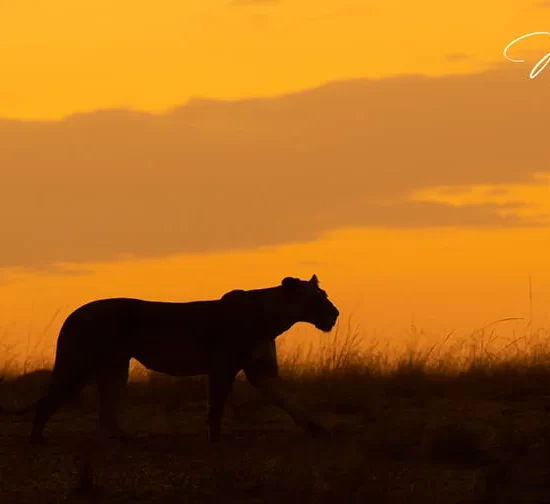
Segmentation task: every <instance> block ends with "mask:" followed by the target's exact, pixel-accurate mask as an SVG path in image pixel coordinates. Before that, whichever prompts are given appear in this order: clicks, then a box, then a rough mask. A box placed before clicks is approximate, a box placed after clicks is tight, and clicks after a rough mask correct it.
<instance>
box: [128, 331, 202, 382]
mask: <svg viewBox="0 0 550 504" xmlns="http://www.w3.org/2000/svg"><path fill="white" fill-rule="evenodd" d="M132 357H133V358H134V359H136V360H137V361H139V362H140V363H141V364H143V365H144V366H145V367H146V368H148V369H151V370H154V371H158V372H161V373H166V374H169V375H172V376H194V375H199V374H206V373H208V370H209V367H210V361H211V352H210V350H209V349H208V348H207V347H206V346H205V345H204V344H201V342H200V341H193V340H189V339H177V338H176V339H172V338H168V339H165V338H163V337H156V338H145V339H142V340H141V341H139V342H137V344H135V346H134V348H133V351H132Z"/></svg>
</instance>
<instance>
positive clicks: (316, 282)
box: [309, 274, 319, 287]
mask: <svg viewBox="0 0 550 504" xmlns="http://www.w3.org/2000/svg"><path fill="white" fill-rule="evenodd" d="M309 283H311V284H313V285H315V287H318V286H319V279H318V278H317V275H315V274H314V275H313V276H312V277H311V278H310V279H309Z"/></svg>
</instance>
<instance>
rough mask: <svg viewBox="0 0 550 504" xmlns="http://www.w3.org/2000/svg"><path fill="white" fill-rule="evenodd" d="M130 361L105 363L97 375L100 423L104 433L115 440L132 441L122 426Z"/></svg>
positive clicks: (117, 360)
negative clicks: (121, 408)
mask: <svg viewBox="0 0 550 504" xmlns="http://www.w3.org/2000/svg"><path fill="white" fill-rule="evenodd" d="M129 366H130V360H129V359H123V358H120V359H113V360H109V361H108V362H105V363H103V364H102V365H101V366H100V369H99V370H98V374H97V377H96V379H97V391H98V397H99V423H100V425H101V428H102V430H103V431H104V432H106V433H107V435H109V437H111V438H114V439H120V440H125V439H130V438H131V437H132V436H130V435H129V434H128V433H127V432H126V431H125V430H124V429H122V427H121V426H120V422H119V416H120V402H121V399H122V395H123V392H124V389H125V387H126V383H127V381H128V370H129Z"/></svg>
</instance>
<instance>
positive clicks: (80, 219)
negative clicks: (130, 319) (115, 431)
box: [0, 0, 550, 344]
mask: <svg viewBox="0 0 550 504" xmlns="http://www.w3.org/2000/svg"><path fill="white" fill-rule="evenodd" d="M534 31H550V2H547V1H544V0H541V1H538V2H537V1H536V0H535V1H529V2H527V1H526V2H522V1H518V0H499V1H498V2H497V1H496V0H493V1H489V0H488V1H486V2H479V1H475V2H474V1H473V0H466V1H464V2H460V5H450V4H446V3H444V2H440V1H436V0H423V1H417V2H405V1H403V0H400V1H397V0H373V1H368V2H367V1H363V2H360V1H356V2H341V1H328V0H327V1H319V0H316V1H313V0H294V1H292V2H291V1H282V0H281V1H277V0H272V1H269V0H240V1H239V0H235V1H231V0H226V1H223V2H222V1H214V0H188V1H186V2H180V1H175V0H159V1H158V2H156V3H155V4H154V6H153V5H152V4H151V3H150V2H143V1H137V2H136V1H132V2H129V1H126V0H121V1H119V2H111V1H107V0H94V1H93V2H91V1H88V0H82V1H79V2H72V1H68V0H52V1H50V2H28V1H17V2H15V1H11V2H3V4H2V6H1V7H0V34H1V35H0V40H1V42H2V44H1V47H2V49H3V51H2V53H3V55H2V59H3V62H2V79H0V170H1V171H2V183H1V184H0V222H1V225H2V229H3V238H2V243H1V244H2V247H0V304H1V306H3V310H2V321H1V322H0V337H1V338H2V339H3V341H4V342H8V343H10V342H13V341H23V342H26V339H27V334H31V336H32V339H33V340H36V339H37V338H40V335H41V334H42V333H43V332H44V327H45V326H46V325H47V324H48V321H49V320H50V319H51V317H52V316H53V314H54V313H55V312H56V311H57V310H61V315H60V316H59V317H58V319H59V320H58V319H56V320H55V321H54V323H53V324H52V325H51V326H50V327H49V329H48V331H47V334H48V336H47V339H48V340H53V338H54V337H55V334H56V332H57V330H58V329H59V324H60V323H61V321H62V316H63V315H65V314H66V313H67V312H68V311H69V310H70V309H72V308H74V307H75V306H76V305H77V304H78V303H81V302H84V301H87V300H90V299H93V298H94V297H99V296H115V295H123V296H139V297H143V298H155V299H167V300H168V299H169V300H176V299H181V300H187V299H194V298H197V297H199V298H200V297H202V298H205V297H216V296H219V295H221V294H222V293H223V292H225V291H226V290H229V289H231V288H237V287H240V288H255V287H264V286H269V285H275V284H276V283H278V282H279V281H280V279H281V278H282V277H283V276H286V275H294V276H302V277H309V276H310V275H311V274H312V273H313V272H315V273H317V274H318V276H319V278H320V280H321V283H322V285H323V288H325V289H326V290H327V291H328V293H329V295H330V296H331V297H332V298H333V299H334V301H335V303H336V304H337V305H338V306H339V307H341V308H342V310H341V311H342V312H343V314H344V317H346V316H348V315H349V313H351V312H352V311H353V312H354V316H355V318H356V319H358V320H359V322H360V323H361V325H362V326H363V327H364V328H365V330H366V331H367V332H369V331H374V330H376V331H379V330H382V331H387V334H395V335H399V334H401V332H402V331H403V328H406V327H407V325H408V324H409V323H410V321H411V318H412V317H414V320H415V321H416V323H417V324H418V325H419V326H424V327H427V328H430V327H432V328H434V330H435V331H444V330H449V329H451V328H456V327H462V328H466V329H467V328H471V327H478V326H480V325H482V324H484V323H486V322H488V321H491V320H494V319H497V318H502V317H510V316H523V317H528V315H529V298H528V279H529V275H531V276H532V279H533V294H534V297H533V303H534V304H533V311H534V316H535V318H536V321H537V322H539V323H540V324H543V325H544V324H546V326H547V327H548V326H550V321H549V320H548V308H547V307H548V306H550V266H549V264H548V259H547V257H548V254H547V251H548V250H549V249H550V247H549V245H550V233H549V232H548V231H549V229H548V224H547V220H548V217H549V216H550V203H549V202H550V188H549V184H548V182H549V180H550V179H549V178H548V173H550V169H549V167H550V162H549V161H550V154H549V151H548V148H547V145H548V138H547V136H548V135H547V131H548V128H547V121H548V117H549V116H550V68H548V69H547V70H545V71H543V72H541V74H540V75H539V76H538V77H537V78H536V79H534V80H531V79H529V77H528V75H529V71H530V69H531V68H532V66H533V65H534V64H535V63H536V61H537V60H538V59H540V58H541V57H543V56H544V54H545V53H546V52H548V51H550V36H546V37H544V36H541V37H533V38H532V39H529V40H523V41H521V42H520V43H518V44H517V45H516V46H515V47H514V48H513V49H511V51H510V56H511V57H514V58H516V57H517V58H519V57H520V56H522V55H525V59H526V60H527V61H526V62H525V63H512V62H510V61H507V60H506V59H505V58H504V57H503V55H502V50H503V49H504V47H505V46H506V44H508V43H509V42H510V41H512V40H513V39H514V38H516V37H519V36H520V35H522V34H525V33H528V32H534ZM255 97H267V98H268V99H266V98H264V99H253V98H255ZM219 100H224V101H219ZM2 118H3V119H2ZM545 173H546V175H545ZM392 331H393V332H392ZM400 331H401V332H400ZM385 334H386V333H385ZM388 337H390V336H388ZM395 337H399V336H395ZM25 344H26V343H25Z"/></svg>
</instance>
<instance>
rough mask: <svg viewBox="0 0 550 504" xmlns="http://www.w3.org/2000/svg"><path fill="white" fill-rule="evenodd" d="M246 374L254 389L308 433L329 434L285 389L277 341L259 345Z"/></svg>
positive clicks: (245, 369) (245, 370) (247, 366)
mask: <svg viewBox="0 0 550 504" xmlns="http://www.w3.org/2000/svg"><path fill="white" fill-rule="evenodd" d="M244 372H245V375H246V378H247V379H248V381H249V382H250V383H251V384H252V385H253V386H254V387H256V388H257V389H258V390H259V391H260V392H261V393H262V394H263V395H265V396H266V397H267V398H268V399H269V400H270V401H271V402H272V403H273V404H275V405H276V406H278V407H279V408H281V409H283V410H284V411H286V413H287V414H288V415H289V416H290V417H291V418H292V420H294V422H295V423H296V424H297V425H298V426H300V427H301V428H302V429H304V430H305V431H306V432H308V433H309V434H311V435H314V436H320V435H322V434H325V433H327V430H326V429H325V428H324V427H323V426H322V425H321V424H319V422H317V421H316V420H314V419H313V417H312V416H311V415H310V414H309V412H308V411H307V409H306V408H304V406H303V405H302V404H301V403H300V401H298V399H297V398H296V397H294V395H293V394H291V393H290V392H289V391H287V390H285V388H284V387H283V383H282V381H281V380H280V378H279V376H278V375H279V369H278V365H277V353H276V347H275V341H272V340H269V341H265V342H262V343H261V344H260V345H258V346H257V347H256V348H255V350H254V352H252V353H251V356H250V359H249V361H248V362H247V365H246V366H245V368H244Z"/></svg>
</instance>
